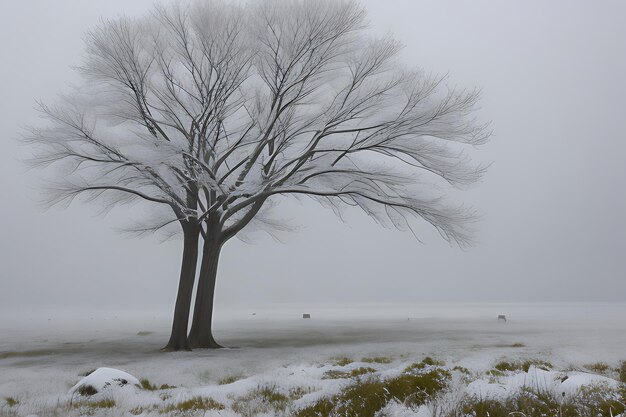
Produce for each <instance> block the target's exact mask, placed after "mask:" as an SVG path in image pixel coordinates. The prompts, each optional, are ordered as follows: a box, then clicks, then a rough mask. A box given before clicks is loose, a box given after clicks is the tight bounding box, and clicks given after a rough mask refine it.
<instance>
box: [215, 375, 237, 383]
mask: <svg viewBox="0 0 626 417" xmlns="http://www.w3.org/2000/svg"><path fill="white" fill-rule="evenodd" d="M240 379H243V376H242V375H229V376H227V377H224V378H222V379H220V380H219V381H217V384H218V385H228V384H232V383H233V382H237V381H239V380H240Z"/></svg>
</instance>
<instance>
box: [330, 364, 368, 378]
mask: <svg viewBox="0 0 626 417" xmlns="http://www.w3.org/2000/svg"><path fill="white" fill-rule="evenodd" d="M372 372H376V369H374V368H370V367H369V366H368V367H364V366H361V367H360V368H355V369H353V370H351V371H340V370H337V369H331V370H330V371H326V372H324V376H323V377H322V379H343V378H356V377H359V376H361V375H365V374H369V373H372Z"/></svg>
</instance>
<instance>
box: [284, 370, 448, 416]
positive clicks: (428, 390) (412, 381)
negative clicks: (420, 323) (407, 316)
mask: <svg viewBox="0 0 626 417" xmlns="http://www.w3.org/2000/svg"><path fill="white" fill-rule="evenodd" d="M442 364H443V363H442V362H439V361H435V360H433V359H432V358H425V359H424V360H423V361H422V362H418V363H415V364H412V365H410V366H408V367H407V368H406V369H405V370H404V372H403V373H402V374H401V375H400V376H397V377H394V378H386V379H383V380H380V379H377V378H375V377H369V378H359V379H356V380H355V382H354V383H352V384H350V385H348V386H346V387H344V388H343V389H342V390H341V391H340V392H339V393H338V394H336V395H334V396H332V397H330V398H322V399H320V400H318V401H317V402H315V403H313V404H311V405H309V406H307V407H304V408H301V409H300V410H298V411H297V412H296V414H295V415H296V417H328V416H342V417H374V416H376V415H377V413H379V411H380V410H381V409H383V408H384V407H385V406H386V405H387V404H388V403H389V402H390V401H398V402H400V403H404V405H406V406H409V407H417V406H419V405H422V404H424V403H425V402H426V401H427V400H428V399H431V398H433V397H434V396H435V395H436V394H437V393H439V392H440V391H442V390H443V389H445V388H446V387H447V386H448V383H449V381H450V378H451V374H450V372H449V371H447V370H445V369H442V368H441V366H442Z"/></svg>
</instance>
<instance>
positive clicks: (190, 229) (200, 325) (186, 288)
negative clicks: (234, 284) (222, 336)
mask: <svg viewBox="0 0 626 417" xmlns="http://www.w3.org/2000/svg"><path fill="white" fill-rule="evenodd" d="M208 226H209V227H208V228H207V233H206V237H205V239H204V245H203V249H202V261H201V264H200V273H199V277H198V288H197V291H196V302H195V305H194V312H193V320H192V324H191V331H190V332H189V335H187V329H188V324H189V313H190V310H191V299H192V294H193V286H194V281H195V276H196V265H197V262H198V252H199V251H198V239H199V237H200V226H198V225H191V224H189V225H184V226H183V234H184V248H183V260H182V266H181V271H180V281H179V285H178V296H177V297H176V306H175V308H174V321H173V323H172V333H171V336H170V340H169V342H168V343H167V345H166V346H165V347H164V348H163V350H165V351H176V350H191V349H192V348H220V347H222V346H220V345H219V344H218V343H217V342H216V341H215V339H214V338H213V334H212V322H213V299H214V296H215V281H216V278H217V265H218V261H219V257H220V252H221V249H222V244H223V242H222V240H221V233H220V230H219V225H218V224H214V223H211V222H209V225H208Z"/></svg>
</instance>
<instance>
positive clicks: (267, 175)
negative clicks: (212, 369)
mask: <svg viewBox="0 0 626 417" xmlns="http://www.w3.org/2000/svg"><path fill="white" fill-rule="evenodd" d="M365 18H366V14H365V11H364V9H363V8H362V7H360V6H359V5H358V3H356V2H352V1H341V0H336V1H331V0H328V1H315V2H313V1H307V2H299V1H292V0H276V1H274V0H260V1H256V2H252V3H250V4H249V5H246V6H242V5H236V4H230V3H228V2H225V1H223V2H219V1H210V2H206V1H202V2H197V3H194V4H191V5H189V6H181V5H174V6H167V7H165V6H164V7H158V8H156V9H155V10H154V11H153V12H152V13H150V14H148V15H147V16H145V17H143V18H135V19H131V18H120V19H117V20H109V21H105V22H103V23H102V24H101V25H100V26H99V27H97V28H95V29H93V30H92V31H91V32H89V33H88V35H87V37H86V51H85V58H84V61H83V64H82V66H81V67H80V68H79V69H78V71H79V72H80V73H81V75H82V82H81V84H80V85H79V86H77V87H76V88H75V89H73V90H72V91H70V92H69V93H67V94H66V95H63V96H62V97H61V98H60V99H59V100H58V102H57V103H56V104H52V105H45V104H42V105H41V111H42V113H43V115H44V116H45V117H46V118H47V119H48V121H49V123H48V124H47V125H46V126H45V127H43V128H40V129H36V128H33V129H32V131H31V132H30V134H29V135H28V136H27V140H29V141H31V142H32V143H33V144H34V145H36V146H35V149H36V156H35V158H34V161H35V162H36V163H39V164H46V165H48V164H53V165H54V166H55V168H56V169H55V171H54V172H53V175H54V174H56V175H55V177H54V186H51V188H50V191H51V194H50V201H51V202H52V203H59V202H65V203H69V202H71V201H72V200H73V199H74V198H75V197H77V196H84V197H85V198H86V199H87V200H98V201H102V202H104V203H105V204H106V206H107V207H112V206H115V205H118V204H121V203H126V202H130V201H142V202H144V203H146V204H149V205H150V206H151V207H153V210H151V211H150V216H148V217H146V218H145V219H144V222H143V223H142V224H141V225H138V226H137V227H135V229H134V230H135V231H137V232H141V233H143V232H148V231H156V230H161V231H169V232H173V231H182V234H183V241H184V247H183V259H182V267H181V274H180V281H179V290H178V297H177V301H176V307H175V312H174V323H173V326H172V335H171V338H170V341H169V343H168V345H167V347H166V348H167V349H170V350H178V349H188V348H191V347H217V346H219V345H218V344H217V343H216V342H215V340H214V339H213V337H212V335H211V316H212V311H213V295H214V288H215V279H216V273H217V263H218V260H219V256H220V251H221V249H222V247H223V245H224V243H226V242H227V241H228V240H229V239H231V238H232V237H234V236H236V235H237V234H238V233H240V232H241V231H242V230H243V229H244V228H246V227H248V228H249V227H253V226H254V225H255V224H256V226H259V227H264V226H267V225H268V224H269V225H272V224H274V225H279V224H280V223H279V222H271V221H268V220H267V219H268V218H271V208H272V203H276V202H277V200H276V196H281V195H282V196H294V197H302V196H306V197H310V198H311V199H313V200H315V201H317V202H319V203H321V204H322V205H324V206H327V207H330V208H332V209H333V210H335V212H337V213H340V210H341V209H342V208H344V207H347V206H352V207H357V208H360V209H361V210H363V211H364V212H366V213H367V214H368V215H369V216H371V217H372V218H373V219H374V220H376V221H377V222H379V223H381V224H382V225H384V226H389V227H395V228H398V229H400V230H410V231H412V232H413V233H414V234H416V235H417V229H416V226H418V225H420V223H422V224H423V221H425V222H427V223H429V224H430V225H432V226H433V227H435V228H436V229H437V230H438V231H439V233H440V234H441V235H442V236H443V237H444V238H445V239H447V240H449V241H453V242H456V243H458V244H460V245H465V244H467V243H468V242H469V241H470V239H471V233H470V230H469V229H468V224H469V223H470V222H471V221H472V219H473V217H472V213H471V212H468V211H466V210H465V209H464V208H463V207H462V206H459V205H454V204H451V203H450V202H448V201H446V199H445V198H444V197H445V196H444V195H443V194H435V193H434V192H433V190H435V189H437V188H441V187H439V186H440V185H441V184H442V183H445V184H447V185H449V186H451V187H462V186H465V185H467V184H470V183H473V182H475V181H477V180H478V179H479V178H480V177H481V175H482V174H483V172H484V167H481V166H477V165H475V164H472V163H471V161H470V160H469V159H468V158H467V156H466V155H465V153H464V151H463V149H462V148H463V147H467V146H475V145H480V144H482V143H484V142H485V141H486V140H487V139H488V137H489V132H488V131H487V130H486V126H485V125H481V124H478V123H477V122H476V121H475V119H474V116H473V113H474V110H475V104H476V102H477V99H478V94H477V92H476V91H473V90H472V91H466V90H461V91H459V90H457V89H455V88H450V87H449V86H448V84H447V82H446V79H445V77H438V76H433V75H429V74H427V73H425V72H423V71H420V70H416V69H412V68H407V67H405V66H404V65H403V64H402V63H401V62H400V60H399V52H400V50H401V47H400V45H399V44H398V42H397V41H395V40H394V39H392V38H391V37H382V38H377V37H373V36H371V35H370V34H369V33H368V31H367V29H366V25H365ZM435 186H437V187H435ZM176 225H178V226H180V227H178V226H176ZM174 226H176V228H175V229H172V227H174ZM200 241H201V242H202V244H201V245H200V244H199V243H200ZM198 257H201V259H202V261H201V266H200V270H199V271H196V260H197V259H198ZM196 275H197V276H198V284H197V285H198V292H197V297H196V300H195V305H194V308H193V318H192V320H191V322H192V324H191V330H190V332H189V333H187V328H188V323H189V318H190V317H189V315H190V310H191V303H192V299H191V298H192V289H193V286H194V282H195V279H196Z"/></svg>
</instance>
